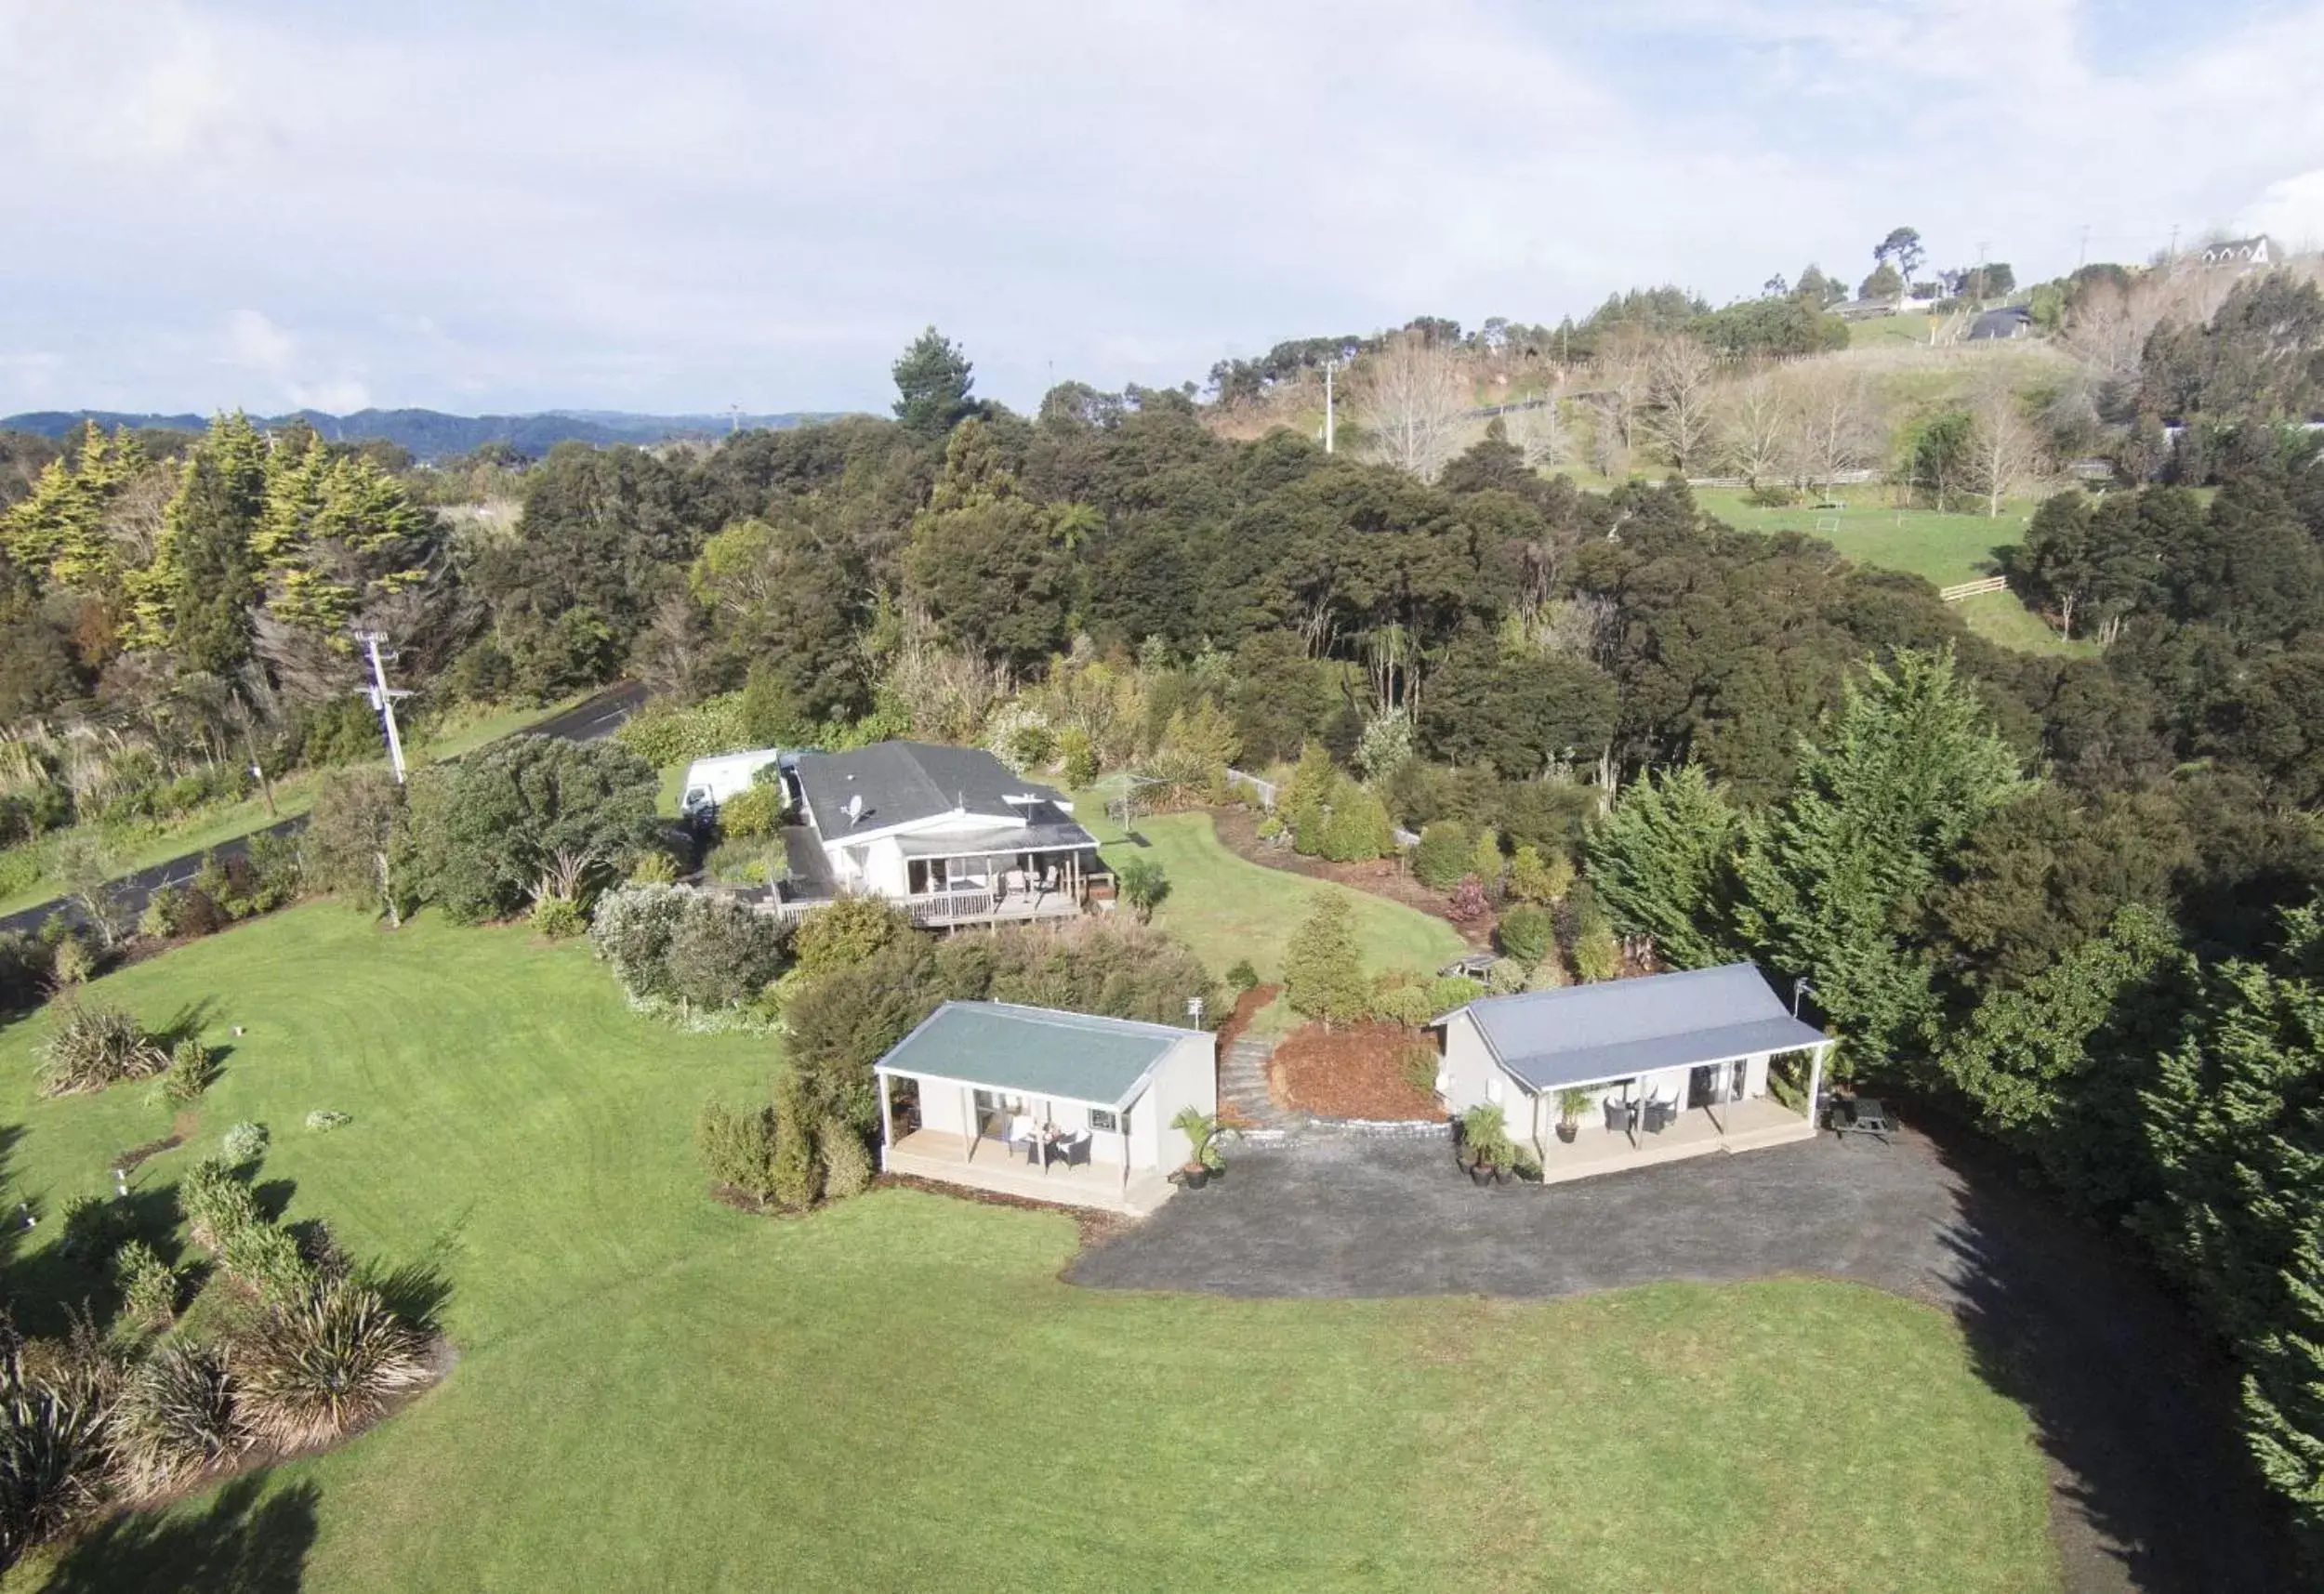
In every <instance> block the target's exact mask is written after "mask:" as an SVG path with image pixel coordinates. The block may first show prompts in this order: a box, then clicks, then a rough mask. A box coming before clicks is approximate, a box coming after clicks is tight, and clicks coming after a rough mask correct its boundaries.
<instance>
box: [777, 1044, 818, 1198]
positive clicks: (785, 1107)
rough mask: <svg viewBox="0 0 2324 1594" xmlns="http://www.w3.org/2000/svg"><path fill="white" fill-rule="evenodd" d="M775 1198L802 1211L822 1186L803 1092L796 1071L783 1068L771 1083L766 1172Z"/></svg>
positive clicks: (812, 1131) (811, 1127)
mask: <svg viewBox="0 0 2324 1594" xmlns="http://www.w3.org/2000/svg"><path fill="white" fill-rule="evenodd" d="M768 1178H769V1179H770V1180H771V1181H772V1184H773V1186H774V1199H775V1200H776V1201H777V1202H778V1203H780V1204H781V1205H785V1206H788V1207H791V1208H793V1209H795V1210H799V1211H804V1210H806V1209H807V1208H808V1207H810V1206H812V1205H814V1204H815V1197H816V1195H817V1194H818V1193H820V1192H821V1188H822V1185H823V1170H822V1168H821V1167H819V1166H817V1165H816V1162H815V1136H814V1128H813V1126H812V1124H811V1123H810V1122H809V1121H808V1117H807V1098H806V1093H805V1092H804V1091H803V1090H802V1089H801V1088H800V1087H799V1074H797V1073H796V1072H795V1071H793V1070H789V1069H786V1070H785V1071H784V1073H783V1075H782V1077H781V1078H779V1079H777V1080H776V1081H775V1085H774V1158H773V1163H772V1167H771V1168H770V1170H769V1173H768Z"/></svg>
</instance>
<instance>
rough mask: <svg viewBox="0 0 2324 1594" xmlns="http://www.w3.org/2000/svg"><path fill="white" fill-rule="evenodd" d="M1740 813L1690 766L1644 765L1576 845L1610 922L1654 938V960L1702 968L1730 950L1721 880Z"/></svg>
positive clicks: (1727, 871)
mask: <svg viewBox="0 0 2324 1594" xmlns="http://www.w3.org/2000/svg"><path fill="white" fill-rule="evenodd" d="M1741 837H1742V819H1741V816H1740V815H1738V814H1737V813H1736V810H1734V809H1733V808H1731V807H1729V806H1728V803H1727V799H1726V798H1725V797H1723V796H1721V795H1720V792H1719V789H1718V788H1717V787H1716V786H1714V785H1712V784H1710V776H1709V775H1707V774H1705V773H1704V772H1703V771H1702V768H1701V767H1700V766H1699V765H1696V764H1687V765H1684V766H1683V767H1681V768H1679V769H1675V770H1666V771H1663V772H1662V773H1661V774H1660V775H1659V776H1657V774H1655V773H1654V771H1651V770H1650V771H1645V772H1644V773H1643V774H1641V775H1640V776H1639V777H1638V778H1637V779H1636V780H1634V781H1632V782H1631V784H1630V785H1629V786H1628V788H1626V789H1625V790H1624V791H1623V793H1622V796H1621V800H1620V801H1618V802H1617V803H1616V804H1615V805H1614V811H1613V812H1612V813H1610V814H1608V815H1607V816H1606V818H1605V821H1604V823H1601V824H1600V825H1598V826H1597V827H1596V828H1595V829H1594V830H1593V831H1591V835H1590V837H1589V840H1588V842H1587V843H1586V846H1587V850H1588V856H1589V861H1590V879H1591V883H1592V885H1594V886H1595V888H1596V889H1597V894H1598V900H1599V901H1600V902H1603V903H1604V905H1605V910H1606V912H1607V913H1608V914H1609V915H1610V916H1612V917H1613V919H1614V922H1615V923H1616V924H1618V925H1619V926H1620V927H1621V928H1622V929H1625V930H1628V931H1631V932H1632V933H1644V934H1646V935H1650V936H1652V937H1654V942H1655V949H1656V951H1657V953H1658V954H1659V955H1661V958H1662V961H1664V962H1665V963H1668V964H1670V965H1671V966H1672V967H1673V968H1709V967H1710V965H1712V964H1715V963H1718V962H1721V961H1723V960H1724V959H1725V958H1726V957H1727V956H1728V955H1730V953H1731V952H1732V951H1733V949H1734V941H1733V931H1732V930H1731V929H1730V928H1729V927H1730V921H1731V919H1732V916H1733V912H1734V910H1733V905H1732V902H1731V900H1730V889H1729V888H1730V883H1731V882H1730V876H1731V871H1732V868H1733V859H1734V853H1735V849H1736V844H1737V843H1738V842H1739V841H1740V839H1741Z"/></svg>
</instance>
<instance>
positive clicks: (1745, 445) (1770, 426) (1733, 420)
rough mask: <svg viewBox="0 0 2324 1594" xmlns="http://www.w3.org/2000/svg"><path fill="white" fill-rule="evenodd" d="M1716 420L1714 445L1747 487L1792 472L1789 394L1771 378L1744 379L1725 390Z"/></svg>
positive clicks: (1794, 426)
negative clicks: (1738, 473)
mask: <svg viewBox="0 0 2324 1594" xmlns="http://www.w3.org/2000/svg"><path fill="white" fill-rule="evenodd" d="M1724 400H1725V402H1724V403H1723V405H1722V406H1721V413H1720V416H1719V441H1720V442H1721V444H1722V446H1723V447H1724V448H1725V450H1726V454H1727V457H1728V459H1730V460H1732V461H1733V462H1734V464H1735V468H1736V469H1737V470H1739V471H1741V472H1742V473H1743V478H1744V480H1745V481H1748V482H1750V484H1751V485H1752V486H1754V487H1756V486H1758V485H1759V484H1760V483H1761V482H1762V481H1783V480H1784V479H1786V478H1787V477H1789V476H1790V475H1791V474H1793V463H1794V460H1795V459H1796V457H1797V451H1798V442H1799V424H1798V422H1799V417H1798V415H1796V414H1795V413H1794V407H1793V405H1792V404H1791V402H1789V400H1790V395H1789V393H1788V392H1787V391H1786V390H1785V389H1784V388H1783V387H1782V386H1781V385H1779V384H1778V383H1777V382H1776V378H1775V376H1774V375H1773V374H1771V373H1769V372H1765V371H1762V372H1759V373H1757V374H1756V375H1750V376H1747V377H1745V378H1744V379H1743V380H1742V381H1740V382H1737V383H1736V384H1735V385H1734V386H1733V387H1732V388H1729V389H1727V390H1726V392H1725V394H1724Z"/></svg>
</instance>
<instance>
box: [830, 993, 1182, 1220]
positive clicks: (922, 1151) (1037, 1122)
mask: <svg viewBox="0 0 2324 1594" xmlns="http://www.w3.org/2000/svg"><path fill="white" fill-rule="evenodd" d="M873 1073H874V1075H875V1076H876V1077H877V1078H878V1083H879V1162H880V1166H881V1167H882V1168H883V1169H885V1170H886V1171H887V1172H890V1173H899V1174H910V1175H913V1176H915V1177H918V1178H920V1179H934V1180H937V1181H939V1182H941V1183H945V1184H957V1185H962V1186H965V1187H967V1188H970V1189H974V1190H985V1191H994V1192H1000V1193H1003V1194H1009V1195H1019V1196H1024V1197H1028V1198H1030V1199H1033V1200H1037V1201H1055V1202H1061V1203H1063V1204H1065V1205H1074V1206H1096V1207H1102V1208H1104V1209H1106V1210H1109V1211H1115V1212H1127V1213H1131V1214H1136V1215H1143V1214H1144V1213H1147V1212H1151V1211H1153V1210H1154V1208H1155V1207H1156V1206H1159V1205H1161V1204H1162V1203H1163V1202H1165V1201H1167V1200H1169V1197H1170V1194H1171V1192H1172V1186H1171V1185H1170V1184H1169V1174H1170V1172H1171V1170H1172V1169H1174V1168H1176V1167H1178V1166H1180V1165H1181V1164H1182V1163H1183V1162H1184V1161H1185V1160H1186V1158H1187V1156H1188V1153H1189V1152H1190V1150H1191V1148H1190V1146H1189V1144H1188V1142H1187V1139H1186V1136H1185V1133H1184V1132H1183V1131H1182V1130H1181V1129H1179V1128H1177V1127H1175V1126H1173V1124H1172V1122H1171V1120H1173V1119H1175V1118H1176V1117H1177V1116H1178V1115H1179V1114H1180V1113H1182V1112H1184V1111H1185V1110H1186V1109H1187V1108H1189V1107H1192V1108H1194V1109H1195V1111H1196V1112H1198V1113H1202V1114H1203V1115H1205V1116H1206V1117H1208V1116H1213V1115H1215V1114H1216V1113H1217V1112H1218V1110H1219V1087H1218V1045H1217V1038H1216V1037H1215V1036H1213V1035H1211V1034H1207V1033H1206V1032H1204V1031H1202V1030H1182V1029H1177V1028H1174V1027H1172V1026H1171V1025H1169V1024H1151V1023H1145V1022H1142V1021H1138V1020H1135V1019H1112V1018H1104V1017H1102V1016H1100V1015H1097V1014H1093V1013H1074V1012H1066V1011H1063V1010H1061V1009H1058V1008H1031V1007H1021V1006H1018V1005H1016V1004H1014V1003H1009V1002H946V1003H945V1004H944V1006H943V1007H941V1008H937V1009H936V1011H935V1012H934V1013H932V1014H931V1015H930V1016H929V1017H928V1019H927V1020H926V1021H924V1022H922V1023H921V1024H920V1025H919V1027H918V1028H917V1029H915V1030H914V1031H913V1032H912V1033H911V1034H908V1035H906V1036H905V1037H904V1039H902V1040H901V1041H898V1042H897V1043H896V1045H895V1047H894V1048H893V1049H892V1050H891V1051H890V1052H889V1053H888V1055H887V1056H886V1057H883V1058H881V1059H880V1060H879V1063H878V1067H877V1068H875V1069H874V1070H873Z"/></svg>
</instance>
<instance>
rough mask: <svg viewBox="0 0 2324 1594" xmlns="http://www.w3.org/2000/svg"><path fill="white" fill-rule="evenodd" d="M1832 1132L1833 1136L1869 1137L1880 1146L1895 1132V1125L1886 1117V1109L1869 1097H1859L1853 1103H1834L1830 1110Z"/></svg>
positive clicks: (1886, 1142)
mask: <svg viewBox="0 0 2324 1594" xmlns="http://www.w3.org/2000/svg"><path fill="white" fill-rule="evenodd" d="M1832 1117H1833V1120H1834V1122H1833V1124H1832V1131H1833V1133H1835V1134H1838V1135H1842V1136H1846V1135H1869V1136H1871V1137H1872V1138H1873V1139H1874V1140H1878V1141H1880V1143H1881V1144H1882V1145H1883V1146H1884V1145H1886V1144H1888V1137H1889V1136H1891V1135H1893V1134H1895V1132H1896V1125H1895V1121H1894V1120H1892V1119H1891V1118H1890V1117H1889V1115H1888V1109H1887V1108H1886V1107H1885V1106H1883V1105H1882V1104H1881V1103H1880V1102H1879V1101H1876V1100H1873V1099H1872V1098H1871V1097H1869V1096H1859V1097H1857V1098H1856V1099H1855V1100H1853V1101H1842V1102H1839V1103H1836V1104H1835V1105H1834V1107H1833V1110H1832Z"/></svg>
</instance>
